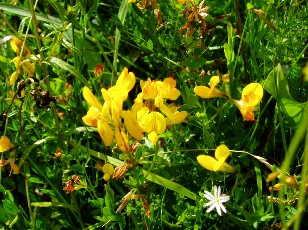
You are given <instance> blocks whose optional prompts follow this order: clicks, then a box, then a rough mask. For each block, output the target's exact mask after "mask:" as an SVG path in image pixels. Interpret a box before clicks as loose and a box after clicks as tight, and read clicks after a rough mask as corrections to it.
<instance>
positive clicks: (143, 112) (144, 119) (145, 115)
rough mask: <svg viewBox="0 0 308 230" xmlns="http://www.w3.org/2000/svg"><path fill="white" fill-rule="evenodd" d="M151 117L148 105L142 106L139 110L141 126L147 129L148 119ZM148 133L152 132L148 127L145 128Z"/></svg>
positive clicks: (138, 116) (138, 118)
mask: <svg viewBox="0 0 308 230" xmlns="http://www.w3.org/2000/svg"><path fill="white" fill-rule="evenodd" d="M149 119H150V117H149V109H148V108H147V107H142V108H141V109H140V110H139V111H138V112H137V120H138V122H139V125H140V127H141V128H143V129H146V125H147V123H148V120H149ZM145 131H146V132H147V133H149V132H151V129H149V127H148V129H146V130H145Z"/></svg>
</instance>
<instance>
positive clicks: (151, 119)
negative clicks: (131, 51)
mask: <svg viewBox="0 0 308 230" xmlns="http://www.w3.org/2000/svg"><path fill="white" fill-rule="evenodd" d="M140 86H141V88H142V92H141V93H140V94H138V96H137V98H136V100H135V104H134V106H133V108H132V112H133V113H135V114H136V115H137V116H136V117H137V120H138V123H139V125H140V126H141V128H142V129H144V130H145V132H147V133H148V139H149V140H150V141H151V142H152V143H156V142H157V141H158V135H159V134H161V133H163V132H165V130H166V127H167V126H168V125H174V124H179V123H181V122H182V121H183V120H184V119H185V118H186V117H187V112H186V111H181V112H179V111H178V110H177V107H176V106H174V105H173V104H170V105H167V104H166V100H171V101H174V100H176V99H177V98H178V97H179V96H180V94H181V93H180V91H179V90H178V89H177V88H175V86H176V81H175V80H174V79H173V78H172V77H168V78H165V79H164V81H151V79H148V80H147V81H141V82H140ZM164 115H165V116H164Z"/></svg>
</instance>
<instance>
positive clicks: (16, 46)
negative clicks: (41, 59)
mask: <svg viewBox="0 0 308 230" xmlns="http://www.w3.org/2000/svg"><path fill="white" fill-rule="evenodd" d="M10 45H11V47H12V49H13V50H14V51H15V52H16V55H17V56H16V57H15V58H13V60H12V62H13V63H14V64H15V66H16V68H17V71H16V72H14V73H13V74H12V75H11V77H10V85H13V84H14V83H15V81H16V80H17V77H18V73H21V70H22V69H23V70H24V71H25V72H26V73H27V74H28V76H33V74H34V72H35V65H34V63H33V62H31V61H26V60H25V59H27V58H29V57H31V56H32V54H31V51H30V49H29V48H28V47H27V46H26V45H24V47H23V41H22V40H20V39H19V38H16V37H14V38H12V39H11V41H10ZM22 47H23V53H22V54H21V50H22ZM21 67H22V69H21Z"/></svg>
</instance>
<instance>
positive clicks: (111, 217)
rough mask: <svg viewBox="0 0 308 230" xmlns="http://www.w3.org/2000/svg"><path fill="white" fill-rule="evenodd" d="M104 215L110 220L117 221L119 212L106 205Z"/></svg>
mask: <svg viewBox="0 0 308 230" xmlns="http://www.w3.org/2000/svg"><path fill="white" fill-rule="evenodd" d="M103 214H104V217H105V218H107V219H108V220H112V221H116V220H117V213H116V212H115V211H113V210H112V209H111V208H108V207H104V208H103Z"/></svg>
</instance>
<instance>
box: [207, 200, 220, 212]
mask: <svg viewBox="0 0 308 230" xmlns="http://www.w3.org/2000/svg"><path fill="white" fill-rule="evenodd" d="M216 204H217V203H215V202H214V203H213V204H212V205H211V206H210V207H209V208H208V209H207V210H206V212H210V211H212V210H213V209H214V208H215V207H216Z"/></svg>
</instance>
